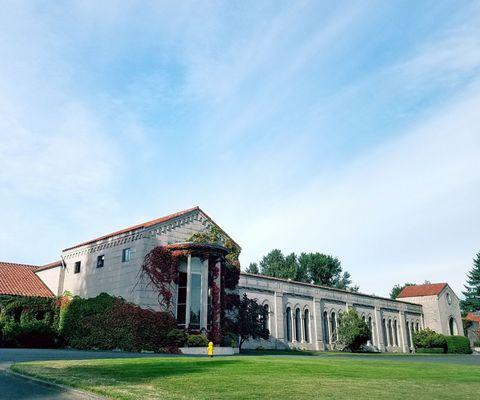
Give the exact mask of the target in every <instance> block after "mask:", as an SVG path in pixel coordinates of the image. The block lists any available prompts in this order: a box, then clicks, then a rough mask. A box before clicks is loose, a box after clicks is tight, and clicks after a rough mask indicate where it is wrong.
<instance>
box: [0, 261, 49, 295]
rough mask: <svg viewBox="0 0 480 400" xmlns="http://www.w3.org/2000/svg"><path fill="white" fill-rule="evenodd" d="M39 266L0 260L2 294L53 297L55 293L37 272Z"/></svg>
mask: <svg viewBox="0 0 480 400" xmlns="http://www.w3.org/2000/svg"><path fill="white" fill-rule="evenodd" d="M37 268H38V267H36V266H34V265H27V264H15V263H8V262H1V261H0V294H11V295H17V296H39V297H53V293H52V292H51V291H50V290H49V289H48V287H47V286H46V285H45V284H44V283H43V282H42V280H41V279H40V278H39V277H38V276H37V275H36V274H35V271H36V270H37Z"/></svg>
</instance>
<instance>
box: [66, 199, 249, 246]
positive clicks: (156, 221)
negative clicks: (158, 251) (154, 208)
mask: <svg viewBox="0 0 480 400" xmlns="http://www.w3.org/2000/svg"><path fill="white" fill-rule="evenodd" d="M196 210H199V211H202V213H203V214H204V215H205V216H206V217H207V218H208V219H209V220H210V221H212V222H213V220H212V219H211V218H210V217H209V216H208V215H207V214H206V213H205V212H204V211H203V210H201V209H200V207H199V206H196V207H192V208H189V209H188V210H183V211H180V212H177V213H174V214H170V215H167V216H165V217H161V218H157V219H153V220H151V221H148V222H144V223H142V224H138V225H133V226H130V227H128V228H125V229H121V230H119V231H115V232H112V233H109V234H108V235H104V236H100V237H97V238H95V239H92V240H88V241H87V242H83V243H80V244H76V245H75V246H71V247H68V248H66V249H64V250H63V251H68V250H72V249H75V248H76V247H80V246H85V245H87V244H92V243H95V242H98V241H99V240H105V239H108V238H111V237H113V236H117V235H121V234H123V233H127V232H133V231H136V230H139V229H144V228H149V227H151V226H154V225H157V224H160V223H162V222H167V221H169V220H171V219H174V218H178V217H181V216H183V215H185V214H188V213H190V212H192V211H196ZM217 226H218V225H217ZM220 230H221V231H222V232H223V233H224V234H225V235H226V236H227V237H229V236H228V235H227V233H226V232H225V231H223V229H221V228H220ZM230 239H231V238H230ZM231 240H232V241H233V243H234V244H235V245H236V246H237V247H238V248H239V249H241V247H240V246H239V244H238V243H236V242H235V241H234V240H233V239H231Z"/></svg>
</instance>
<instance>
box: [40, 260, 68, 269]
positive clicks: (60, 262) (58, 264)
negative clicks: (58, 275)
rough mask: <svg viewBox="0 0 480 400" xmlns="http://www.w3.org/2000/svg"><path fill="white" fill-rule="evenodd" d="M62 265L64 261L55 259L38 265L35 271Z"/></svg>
mask: <svg viewBox="0 0 480 400" xmlns="http://www.w3.org/2000/svg"><path fill="white" fill-rule="evenodd" d="M61 265H62V261H61V260H58V261H54V262H51V263H49V264H45V265H42V266H40V267H37V269H36V270H35V271H43V270H44V269H50V268H55V267H60V266H61Z"/></svg>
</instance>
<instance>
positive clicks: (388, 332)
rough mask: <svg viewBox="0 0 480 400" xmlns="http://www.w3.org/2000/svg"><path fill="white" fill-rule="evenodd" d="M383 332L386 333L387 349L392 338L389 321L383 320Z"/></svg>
mask: <svg viewBox="0 0 480 400" xmlns="http://www.w3.org/2000/svg"><path fill="white" fill-rule="evenodd" d="M385 328H386V329H385V330H386V331H387V347H390V346H391V345H392V338H391V337H390V323H389V320H387V319H386V318H385Z"/></svg>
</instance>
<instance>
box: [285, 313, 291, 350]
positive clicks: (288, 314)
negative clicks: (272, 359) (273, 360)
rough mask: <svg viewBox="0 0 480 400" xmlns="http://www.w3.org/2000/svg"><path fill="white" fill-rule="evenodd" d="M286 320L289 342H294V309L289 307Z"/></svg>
mask: <svg viewBox="0 0 480 400" xmlns="http://www.w3.org/2000/svg"><path fill="white" fill-rule="evenodd" d="M285 318H286V322H287V342H291V341H292V309H291V308H290V307H287V312H286V313H285Z"/></svg>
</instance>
